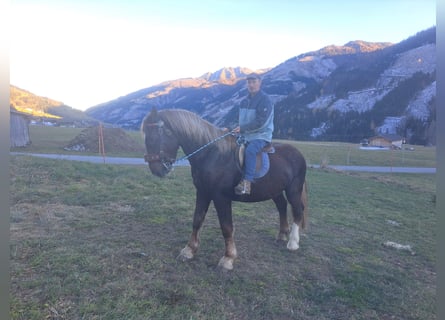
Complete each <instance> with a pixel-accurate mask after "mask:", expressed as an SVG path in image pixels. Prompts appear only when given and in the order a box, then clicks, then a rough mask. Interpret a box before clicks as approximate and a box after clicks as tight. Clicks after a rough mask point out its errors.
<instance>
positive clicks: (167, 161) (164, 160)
mask: <svg viewBox="0 0 445 320" xmlns="http://www.w3.org/2000/svg"><path fill="white" fill-rule="evenodd" d="M146 126H150V127H157V128H158V134H159V153H157V154H156V153H154V154H149V153H146V154H145V155H144V160H145V162H147V163H148V164H150V163H154V162H160V163H161V164H162V165H163V166H164V168H165V169H167V170H168V171H170V170H171V169H172V167H173V164H174V163H175V162H176V158H170V157H168V156H166V153H165V152H164V148H163V144H164V122H163V121H162V120H159V121H158V122H156V123H150V124H146Z"/></svg>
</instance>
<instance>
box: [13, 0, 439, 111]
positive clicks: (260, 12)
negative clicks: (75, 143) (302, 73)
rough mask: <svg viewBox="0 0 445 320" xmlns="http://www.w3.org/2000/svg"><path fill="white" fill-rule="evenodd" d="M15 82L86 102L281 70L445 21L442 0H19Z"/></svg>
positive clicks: (72, 102)
mask: <svg viewBox="0 0 445 320" xmlns="http://www.w3.org/2000/svg"><path fill="white" fill-rule="evenodd" d="M10 11H11V15H10V17H9V19H10V22H9V24H10V26H11V29H10V30H11V33H10V35H9V37H10V40H9V43H10V48H9V75H10V83H11V84H12V85H15V86H18V87H20V88H22V89H25V90H27V91H30V92H32V93H34V94H37V95H39V96H44V97H48V98H51V99H54V100H57V101H61V102H63V103H64V104H66V105H68V106H70V107H73V108H75V109H79V110H85V109H87V108H89V107H92V106H95V105H97V104H100V103H104V102H108V101H110V100H113V99H116V98H118V97H120V96H124V95H127V94H129V93H132V92H134V91H137V90H140V89H144V88H148V87H151V86H153V85H156V84H159V83H161V82H164V81H168V80H174V79H179V78H188V77H199V76H201V75H203V74H204V73H206V72H215V71H217V70H219V69H221V68H224V67H238V66H240V67H245V68H249V69H252V70H255V69H261V68H273V67H275V66H277V65H279V64H280V63H282V62H284V61H286V60H288V59H290V58H292V57H295V56H298V55H300V54H302V53H306V52H309V51H314V50H318V49H321V48H323V47H325V46H328V45H343V44H345V43H347V42H349V41H353V40H363V41H368V42H392V43H398V42H400V41H402V40H405V39H407V38H409V37H410V36H413V35H415V34H416V33H417V32H420V31H423V30H425V29H428V28H430V27H433V26H435V25H436V1H433V0H361V1H358V0H336V1H332V0H312V1H310V0H304V1H303V0H206V1H203V0H199V1H197V0H153V1H152V0H120V1H117V0H52V1H51V0H11V2H10Z"/></svg>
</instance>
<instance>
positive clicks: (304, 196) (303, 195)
mask: <svg viewBox="0 0 445 320" xmlns="http://www.w3.org/2000/svg"><path fill="white" fill-rule="evenodd" d="M301 204H302V206H303V217H302V219H301V225H300V227H301V229H305V228H306V226H307V223H308V214H309V206H308V195H307V184H306V180H305V181H304V183H303V191H302V192H301Z"/></svg>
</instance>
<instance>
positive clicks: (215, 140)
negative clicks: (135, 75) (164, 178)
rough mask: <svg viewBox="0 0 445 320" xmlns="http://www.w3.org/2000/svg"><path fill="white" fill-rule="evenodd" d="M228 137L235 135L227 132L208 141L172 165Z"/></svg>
mask: <svg viewBox="0 0 445 320" xmlns="http://www.w3.org/2000/svg"><path fill="white" fill-rule="evenodd" d="M229 135H233V136H234V135H235V134H234V133H233V130H232V131H229V132H227V133H225V134H223V135H222V136H219V137H217V138H215V139H213V140H212V141H210V142H208V143H206V144H205V145H203V146H201V147H199V148H198V149H196V150H195V151H193V152H192V153H190V154H188V155H185V156H183V157H181V158H179V159H177V160H175V162H174V163H173V165H174V164H175V163H178V162H181V161H184V160H187V159H189V158H190V157H192V156H193V155H195V154H197V153H198V152H200V151H202V150H204V149H205V148H207V147H208V146H210V145H212V144H214V143H215V142H218V141H219V140H221V139H223V138H225V137H227V136H229Z"/></svg>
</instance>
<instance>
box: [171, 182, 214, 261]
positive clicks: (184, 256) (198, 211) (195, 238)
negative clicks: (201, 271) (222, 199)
mask: <svg viewBox="0 0 445 320" xmlns="http://www.w3.org/2000/svg"><path fill="white" fill-rule="evenodd" d="M209 205H210V199H209V198H208V197H207V196H205V195H204V194H203V193H201V192H199V191H197V192H196V204H195V213H194V215H193V231H192V235H191V236H190V240H189V242H188V243H187V245H186V246H185V247H184V249H182V250H181V252H180V253H179V256H178V259H181V260H182V261H186V260H190V259H192V258H193V257H194V255H195V253H196V251H198V247H199V231H200V229H201V227H202V224H203V222H204V219H205V216H206V214H207V211H208V209H209Z"/></svg>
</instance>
